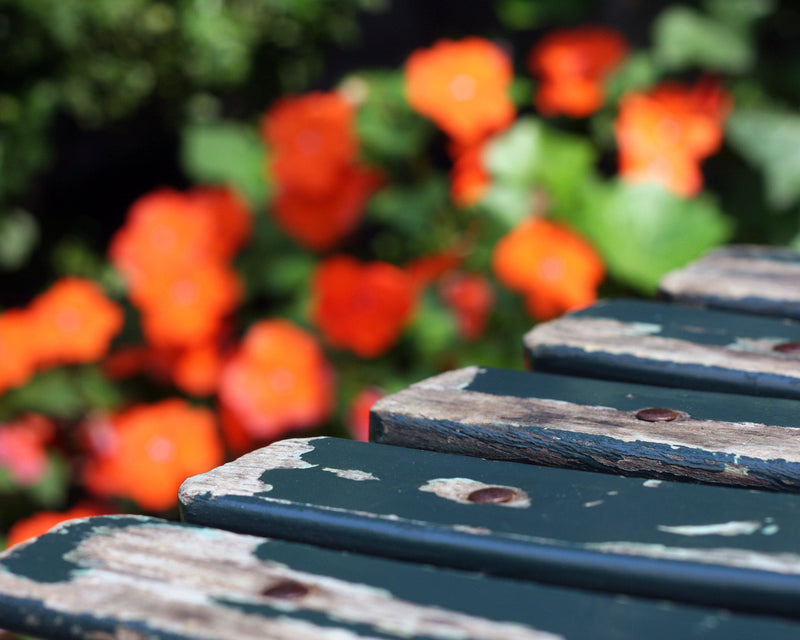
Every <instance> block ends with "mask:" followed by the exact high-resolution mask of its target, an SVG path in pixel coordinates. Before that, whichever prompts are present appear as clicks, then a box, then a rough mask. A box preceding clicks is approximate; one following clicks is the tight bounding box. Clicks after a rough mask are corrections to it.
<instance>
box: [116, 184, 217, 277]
mask: <svg viewBox="0 0 800 640" xmlns="http://www.w3.org/2000/svg"><path fill="white" fill-rule="evenodd" d="M202 199H203V197H202V195H201V196H200V197H199V198H192V197H190V196H188V195H186V194H183V193H179V192H177V191H173V190H172V189H161V190H159V191H154V192H152V193H149V194H147V195H145V196H142V197H141V198H139V199H138V200H137V201H136V202H135V203H134V204H133V206H132V207H131V208H130V211H129V212H128V218H127V220H126V222H125V225H124V226H123V227H122V228H121V229H120V230H119V231H117V233H116V234H115V236H114V237H113V238H112V240H111V246H110V248H109V257H110V259H111V262H112V263H113V264H114V266H115V267H116V268H117V269H118V270H119V272H120V273H122V275H123V276H125V278H126V280H127V281H128V284H129V285H130V286H138V285H140V283H141V282H142V280H146V279H147V278H149V277H150V274H151V273H152V272H164V271H175V270H176V269H177V270H182V269H185V268H187V267H191V266H194V265H195V264H198V263H203V262H207V261H208V259H209V256H210V255H214V254H215V251H214V248H215V247H217V242H219V238H220V233H219V225H218V222H217V220H216V219H215V217H214V216H213V215H211V213H210V210H209V209H208V208H207V206H204V205H203V204H202ZM217 251H219V249H217Z"/></svg>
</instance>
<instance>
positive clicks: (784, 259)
mask: <svg viewBox="0 0 800 640" xmlns="http://www.w3.org/2000/svg"><path fill="white" fill-rule="evenodd" d="M659 295H660V296H661V297H662V298H664V299H667V300H672V301H677V302H683V303H689V304H700V305H703V306H707V307H710V308H716V309H729V310H736V311H742V312H747V313H756V314H760V315H774V316H783V317H790V318H796V319H797V318H800V254H798V253H797V252H795V251H791V250H787V249H785V248H778V247H759V246H753V245H732V246H729V247H724V248H722V249H718V250H716V251H712V252H711V253H709V254H707V255H706V256H704V257H702V258H700V259H699V260H696V261H694V262H692V263H690V264H689V265H687V266H686V267H683V268H681V269H676V270H675V271H671V272H670V273H668V274H666V275H665V276H664V277H663V278H662V280H661V282H660V283H659Z"/></svg>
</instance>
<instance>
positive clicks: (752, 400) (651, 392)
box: [371, 367, 800, 492]
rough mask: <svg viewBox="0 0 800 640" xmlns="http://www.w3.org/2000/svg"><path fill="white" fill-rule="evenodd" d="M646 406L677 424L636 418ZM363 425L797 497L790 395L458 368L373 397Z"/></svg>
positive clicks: (498, 451)
mask: <svg viewBox="0 0 800 640" xmlns="http://www.w3.org/2000/svg"><path fill="white" fill-rule="evenodd" d="M653 407H656V408H667V409H670V410H673V411H675V412H676V414H677V418H676V419H675V420H670V421H657V422H648V421H645V420H641V419H639V418H637V414H638V413H639V411H640V410H643V409H647V408H653ZM645 417H646V416H645ZM371 421H372V434H371V437H372V439H373V440H374V441H376V442H381V443H385V444H393V445H399V446H404V447H412V448H416V449H430V450H434V451H445V452H450V453H459V454H465V455H471V456H479V457H483V458H492V459H498V460H509V461H514V462H530V463H535V464H542V465H548V466H555V467H563V468H574V469H586V470H593V471H604V472H607V473H619V474H625V475H634V476H639V477H645V478H662V479H663V478H668V479H677V480H690V481H699V482H708V483H717V484H724V485H730V486H738V487H752V488H764V489H775V490H780V491H794V492H798V491H800V401H797V400H787V399H782V398H780V399H776V398H757V397H753V396H738V395H731V394H723V393H714V392H707V391H706V392H703V391H691V390H684V389H670V388H664V387H654V386H649V385H639V384H632V383H626V382H613V381H608V380H588V379H586V378H578V377H571V376H562V375H557V374H547V373H538V372H523V371H505V370H500V369H489V368H478V367H468V368H465V369H460V370H457V371H451V372H448V373H445V374H441V375H439V376H435V377H433V378H429V379H428V380H423V381H422V382H419V383H416V384H413V385H411V386H410V387H409V388H407V389H404V390H402V391H400V392H398V393H395V394H392V395H390V396H387V397H385V398H383V399H381V400H380V401H379V402H378V403H377V404H375V405H374V407H373V409H372V417H371Z"/></svg>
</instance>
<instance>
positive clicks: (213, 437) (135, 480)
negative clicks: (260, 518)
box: [83, 399, 223, 511]
mask: <svg viewBox="0 0 800 640" xmlns="http://www.w3.org/2000/svg"><path fill="white" fill-rule="evenodd" d="M87 431H88V437H89V442H90V444H91V447H92V453H93V454H94V456H93V457H92V459H91V460H90V461H89V462H88V464H87V466H86V468H85V469H84V473H83V481H84V483H85V484H86V486H87V488H88V489H89V490H90V491H91V492H92V493H94V494H96V495H99V496H121V497H127V498H131V499H133V500H134V501H135V502H136V503H137V504H139V505H140V506H141V507H143V508H145V509H150V510H154V511H161V510H164V509H168V508H170V507H172V506H174V505H175V503H176V502H177V500H178V488H179V487H180V485H181V483H182V482H183V481H184V480H185V479H186V478H187V477H188V476H191V475H195V474H198V473H204V472H206V471H208V470H210V469H212V468H214V467H216V466H218V465H219V464H220V463H221V462H222V458H223V449H222V443H221V441H220V439H219V435H218V433H217V429H216V422H215V419H214V414H213V413H212V412H211V411H209V410H208V409H202V408H196V407H192V406H191V405H189V404H188V403H186V402H185V401H183V400H178V399H168V400H163V401H161V402H158V403H156V404H152V405H144V404H141V405H137V406H134V407H132V408H130V409H128V410H126V411H123V412H122V413H119V414H117V415H115V416H112V417H111V418H110V420H108V421H106V420H96V421H93V422H91V423H90V424H88V425H87Z"/></svg>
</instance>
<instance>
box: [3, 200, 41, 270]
mask: <svg viewBox="0 0 800 640" xmlns="http://www.w3.org/2000/svg"><path fill="white" fill-rule="evenodd" d="M38 241H39V225H38V224H37V223H36V218H34V217H33V216H32V215H31V214H30V213H28V212H27V211H23V210H22V209H16V210H15V211H11V212H10V213H8V214H7V215H5V216H2V217H0V269H7V270H9V271H12V270H14V269H19V268H20V267H21V266H22V265H23V264H25V262H26V261H27V260H28V257H29V256H30V255H31V253H32V252H33V249H34V247H35V246H36V243H37V242H38Z"/></svg>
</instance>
